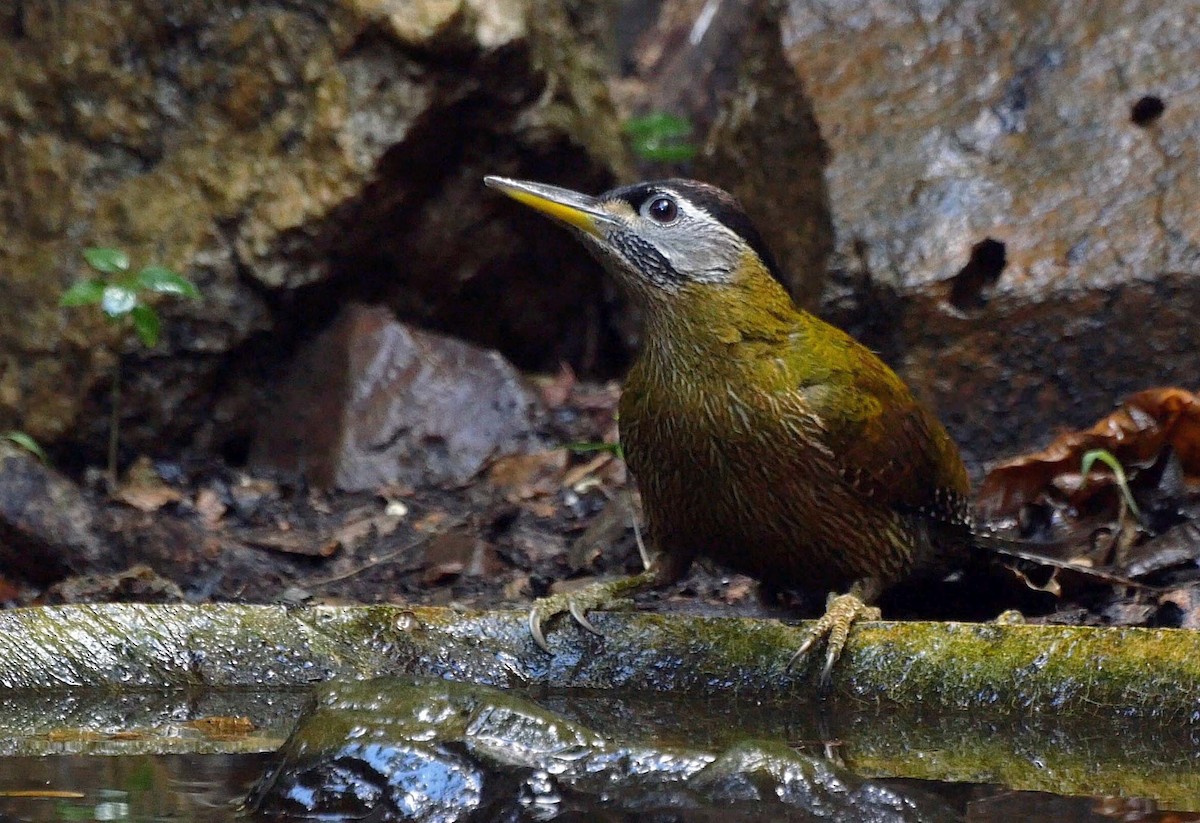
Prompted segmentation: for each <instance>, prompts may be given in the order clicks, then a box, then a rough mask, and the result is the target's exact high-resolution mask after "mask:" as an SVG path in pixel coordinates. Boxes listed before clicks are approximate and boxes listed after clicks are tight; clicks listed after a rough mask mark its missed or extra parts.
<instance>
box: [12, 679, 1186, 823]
mask: <svg viewBox="0 0 1200 823" xmlns="http://www.w3.org/2000/svg"><path fill="white" fill-rule="evenodd" d="M0 753H2V754H3V755H4V756H0V821H4V822H5V823H7V821H18V820H19V821H51V820H53V821H138V823H142V822H145V823H150V821H197V823H207V821H235V820H251V821H259V820H261V821H267V820H271V821H274V820H322V821H340V820H346V821H349V820H369V821H389V820H424V821H452V820H463V821H513V822H514V823H516V822H517V821H551V820H553V821H601V822H602V823H603V821H637V822H638V823H656V822H657V821H664V823H665V821H680V822H681V823H682V822H684V821H689V822H690V821H720V823H739V821H790V820H797V821H807V820H879V821H884V820H888V821H891V820H895V821H943V820H946V821H949V820H965V821H997V823H999V821H1004V823H1010V821H1014V820H1030V821H1114V820H1120V821H1141V820H1145V821H1180V822H1182V821H1188V820H1200V815H1196V814H1192V813H1190V810H1192V809H1197V808H1200V802H1197V798H1198V797H1200V763H1198V760H1200V746H1197V744H1196V740H1195V738H1194V737H1193V735H1192V734H1191V732H1189V731H1188V730H1187V729H1186V728H1185V727H1181V725H1180V724H1177V723H1166V722H1164V723H1161V724H1158V725H1155V721H1148V720H1146V719H1145V718H1142V719H1139V720H1137V721H1133V720H1128V719H1126V720H1122V719H1119V718H1106V717H1095V718H1090V719H1086V720H1085V721H1083V722H1067V721H1066V720H1065V719H1064V718H1048V717H1038V718H1029V717H1017V716H1004V717H1002V716H995V717H981V716H978V715H975V716H970V717H966V716H964V717H946V716H941V717H905V716H902V715H900V714H899V713H897V712H896V711H894V710H888V709H887V708H885V707H878V706H861V707H856V708H855V709H854V710H853V711H847V710H845V709H844V708H843V709H840V710H838V711H836V712H835V711H833V710H831V709H830V708H829V707H826V706H823V705H821V704H809V705H797V704H796V703H794V702H792V703H789V704H777V705H771V704H767V703H763V702H761V701H748V702H737V701H731V700H729V699H728V698H724V699H720V700H717V699H712V698H706V699H690V698H689V699H677V698H667V697H663V696H661V695H647V694H640V695H638V694H633V695H621V694H613V693H587V692H548V691H541V692H536V693H526V694H515V693H512V692H501V691H497V690H494V689H488V688H483V687H477V686H470V685H465V684H457V683H447V682H444V681H421V680H414V679H394V680H372V681H366V682H363V683H356V684H340V685H336V686H334V685H327V686H323V687H320V688H317V689H315V690H313V691H311V692H287V693H257V692H245V693H224V694H208V693H205V694H197V693H188V694H183V693H169V692H168V693H142V694H136V695H133V694H124V695H121V694H111V693H110V694H76V695H68V696H66V697H63V696H58V697H55V698H50V697H46V696H26V697H10V698H6V699H5V700H3V701H0Z"/></svg>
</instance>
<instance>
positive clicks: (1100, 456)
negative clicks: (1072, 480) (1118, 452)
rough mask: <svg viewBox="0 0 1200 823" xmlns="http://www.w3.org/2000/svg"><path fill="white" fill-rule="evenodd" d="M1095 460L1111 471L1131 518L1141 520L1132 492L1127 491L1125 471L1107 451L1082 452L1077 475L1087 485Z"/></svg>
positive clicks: (1127, 483)
mask: <svg viewBox="0 0 1200 823" xmlns="http://www.w3.org/2000/svg"><path fill="white" fill-rule="evenodd" d="M1097 460H1099V461H1100V462H1101V463H1103V464H1104V465H1106V466H1108V468H1109V469H1111V470H1112V473H1113V479H1114V480H1115V481H1116V483H1117V488H1118V489H1120V490H1121V496H1122V497H1124V498H1125V504H1126V505H1127V506H1128V507H1129V510H1130V511H1131V512H1133V516H1134V517H1136V518H1137V519H1138V520H1141V519H1142V513H1141V512H1140V511H1138V506H1137V503H1136V502H1134V499H1133V492H1131V491H1130V490H1129V480H1128V479H1127V478H1126V477H1125V469H1124V467H1122V466H1121V461H1120V460H1118V459H1117V458H1116V456H1115V455H1114V454H1113V453H1112V452H1110V451H1109V450H1108V449H1092V450H1091V451H1087V452H1084V454H1083V459H1082V460H1081V461H1080V463H1079V473H1080V474H1081V475H1083V482H1084V483H1087V476H1088V472H1090V471H1091V470H1092V466H1093V465H1094V464H1095V462H1096V461H1097Z"/></svg>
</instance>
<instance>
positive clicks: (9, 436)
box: [0, 431, 49, 463]
mask: <svg viewBox="0 0 1200 823" xmlns="http://www.w3.org/2000/svg"><path fill="white" fill-rule="evenodd" d="M0 440H7V441H8V442H10V443H15V444H16V445H18V446H20V447H21V448H23V449H24V450H25V451H27V452H29V453H30V454H32V455H33V456H34V457H36V458H37V459H38V460H41V461H42V462H43V463H48V462H49V459H48V458H47V457H46V453H45V452H44V451H42V447H41V446H39V445H38V442H37V441H36V440H34V439H33V438H32V437H30V436H29V435H28V434H26V433H25V432H23V431H7V432H3V433H0Z"/></svg>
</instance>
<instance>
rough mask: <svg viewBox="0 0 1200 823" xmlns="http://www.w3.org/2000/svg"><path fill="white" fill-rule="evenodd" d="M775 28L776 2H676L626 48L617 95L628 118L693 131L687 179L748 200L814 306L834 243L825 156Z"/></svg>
mask: <svg viewBox="0 0 1200 823" xmlns="http://www.w3.org/2000/svg"><path fill="white" fill-rule="evenodd" d="M633 5H637V6H639V7H640V6H643V5H649V4H641V3H635V4H633ZM779 27H780V20H779V4H777V3H774V2H770V0H738V1H737V2H723V3H717V4H713V3H710V2H708V0H668V2H665V3H663V4H662V6H661V10H660V12H659V14H658V16H657V18H656V20H655V21H654V22H653V24H652V25H650V26H648V27H647V28H646V29H645V30H644V31H642V32H641V34H640V36H639V37H637V38H636V43H634V44H633V45H631V46H629V47H628V49H627V50H628V54H626V55H625V56H624V61H623V62H625V63H626V64H629V66H630V70H629V73H628V75H627V76H625V77H624V78H622V80H621V81H620V83H619V84H618V88H617V94H616V95H615V96H616V97H617V99H618V100H619V101H620V103H621V104H622V106H623V108H625V109H626V110H627V111H628V113H630V114H643V113H646V112H669V113H672V114H676V115H680V116H684V117H686V118H687V119H688V120H689V121H690V122H691V123H692V124H693V127H694V129H695V135H694V137H693V142H694V143H695V146H696V149H697V154H696V158H695V160H694V162H693V163H692V164H691V165H690V166H689V167H687V168H686V169H684V173H685V174H686V175H687V176H691V177H696V178H699V179H701V180H706V181H708V182H711V183H714V184H716V185H718V186H721V187H722V188H724V189H727V190H728V191H730V192H731V193H733V194H734V195H735V196H736V197H737V198H738V199H739V200H740V201H741V202H742V205H743V206H745V208H746V211H747V213H748V214H749V215H750V216H751V218H752V219H753V220H754V222H755V225H756V226H757V227H758V228H759V230H760V231H761V232H762V234H763V237H764V239H766V241H767V243H768V245H769V246H770V247H771V250H772V251H773V252H774V253H775V255H776V257H777V258H778V259H779V262H780V264H781V267H782V268H783V270H784V272H785V274H786V277H787V282H786V283H785V285H786V286H787V287H788V289H789V291H790V292H791V293H792V296H793V297H794V298H796V300H797V302H799V303H801V304H802V305H806V306H812V305H814V304H815V303H816V301H817V298H818V296H819V295H820V293H821V288H822V286H823V285H824V282H825V269H826V261H827V259H828V257H829V254H830V252H831V251H832V250H833V242H834V239H833V224H832V218H831V215H830V211H829V193H828V191H827V189H826V185H825V177H824V169H825V164H826V162H828V159H829V157H828V149H827V147H826V144H825V141H824V139H823V138H822V136H821V132H820V128H819V126H818V123H817V120H816V119H815V117H814V115H813V109H812V103H811V102H810V100H809V97H808V94H807V93H806V91H805V89H804V86H803V83H802V80H804V81H805V82H807V78H800V77H798V76H797V75H796V73H795V72H794V71H793V70H792V68H791V66H790V64H789V62H788V60H787V56H786V55H785V53H784V51H783V48H782V44H781V37H780V28H779ZM646 173H647V174H655V173H658V174H661V170H658V171H657V172H656V171H655V170H652V169H647V170H646Z"/></svg>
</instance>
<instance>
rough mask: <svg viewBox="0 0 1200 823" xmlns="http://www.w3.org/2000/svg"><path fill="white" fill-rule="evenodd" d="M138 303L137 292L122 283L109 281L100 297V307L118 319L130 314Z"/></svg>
mask: <svg viewBox="0 0 1200 823" xmlns="http://www.w3.org/2000/svg"><path fill="white" fill-rule="evenodd" d="M137 305H138V296H137V292H136V291H134V290H133V289H131V288H129V286H127V285H123V284H121V283H109V284H108V285H106V286H105V287H104V295H103V296H102V297H101V298H100V309H101V310H102V311H103V312H104V313H105V314H106V315H108V316H109V317H111V318H113V319H116V318H118V317H124V316H125V315H127V314H129V313H130V312H131V311H133V310H134V308H135V307H136V306H137Z"/></svg>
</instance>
